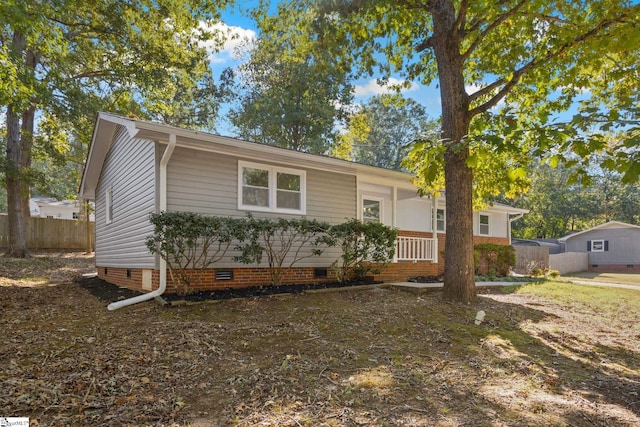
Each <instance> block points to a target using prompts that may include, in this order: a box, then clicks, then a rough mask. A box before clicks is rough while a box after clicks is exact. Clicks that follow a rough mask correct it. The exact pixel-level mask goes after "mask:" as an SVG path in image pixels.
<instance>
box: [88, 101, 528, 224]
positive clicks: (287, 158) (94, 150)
mask: <svg viewBox="0 0 640 427" xmlns="http://www.w3.org/2000/svg"><path fill="white" fill-rule="evenodd" d="M118 126H122V127H124V129H125V130H126V131H127V132H128V134H129V136H130V137H131V138H137V139H142V140H149V141H157V142H160V143H163V144H164V143H168V141H169V135H175V136H176V146H178V147H185V148H190V149H194V150H201V151H209V152H215V153H218V154H226V155H231V156H235V157H245V158H249V159H251V160H255V161H265V162H271V163H279V164H286V165H287V166H292V167H300V168H306V169H318V170H325V171H331V172H335V173H342V174H348V175H357V176H360V177H361V176H365V177H366V180H367V181H369V180H371V181H376V182H381V183H384V184H385V185H388V186H397V187H398V188H403V189H406V190H412V191H416V196H417V189H416V187H415V186H414V185H413V182H412V178H413V175H411V174H409V173H407V172H401V171H396V170H391V169H385V168H381V167H378V166H370V165H364V164H361V163H355V162H352V161H349V160H343V159H337V158H334V157H329V156H324V155H320V154H310V153H304V152H301V151H296V150H292V149H289V148H282V147H276V146H272V145H266V144H259V143H255V142H249V141H243V140H240V139H236V138H231V137H227V136H221V135H215V134H211V133H207V132H202V131H195V130H189V129H182V128H178V127H174V126H169V125H165V124H160V123H154V122H150V121H146V120H139V119H131V118H128V117H123V116H119V115H116V114H111V113H99V114H98V117H97V119H96V124H95V126H94V129H93V136H92V138H91V145H90V146H89V152H88V154H87V160H86V162H85V166H84V170H83V172H82V181H81V183H80V189H79V195H80V197H82V198H87V199H93V198H95V190H96V187H97V185H98V180H99V178H100V174H101V173H102V167H103V165H104V162H105V160H106V157H107V153H108V152H109V149H110V148H111V144H112V143H113V137H114V135H115V132H116V131H117V129H118ZM488 210H492V211H494V210H495V211H502V212H508V213H511V214H524V213H528V212H529V210H527V209H521V208H515V207H511V206H507V205H503V204H499V203H495V204H493V205H491V206H490V207H489V208H488Z"/></svg>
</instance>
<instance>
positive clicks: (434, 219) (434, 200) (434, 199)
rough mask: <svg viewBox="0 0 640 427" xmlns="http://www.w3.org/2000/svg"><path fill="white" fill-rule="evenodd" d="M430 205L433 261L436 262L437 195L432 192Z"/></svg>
mask: <svg viewBox="0 0 640 427" xmlns="http://www.w3.org/2000/svg"><path fill="white" fill-rule="evenodd" d="M431 205H432V208H433V209H432V210H433V214H432V215H431V222H432V224H431V229H432V230H433V249H432V250H433V254H432V257H431V258H433V261H432V262H433V263H435V264H437V263H438V196H437V194H434V195H433V196H431Z"/></svg>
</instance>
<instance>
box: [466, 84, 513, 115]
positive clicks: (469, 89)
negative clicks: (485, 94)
mask: <svg viewBox="0 0 640 427" xmlns="http://www.w3.org/2000/svg"><path fill="white" fill-rule="evenodd" d="M485 86H486V85H480V84H476V83H473V84H470V85H467V86H465V87H464V89H465V91H466V92H467V94H468V95H473V94H474V93H476V92H477V91H479V90H480V89H482V88H484V87H485ZM504 105H505V103H504V98H502V99H501V100H500V101H498V103H497V104H496V105H495V106H493V107H492V108H491V110H499V109H501V108H502V107H504Z"/></svg>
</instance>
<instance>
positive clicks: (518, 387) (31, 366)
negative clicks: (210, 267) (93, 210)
mask: <svg viewBox="0 0 640 427" xmlns="http://www.w3.org/2000/svg"><path fill="white" fill-rule="evenodd" d="M42 255H47V256H42ZM63 255H64V256H63ZM91 265H92V259H91V258H90V257H87V256H84V255H80V254H77V255H75V256H72V255H65V254H41V256H39V257H38V258H35V259H33V260H27V261H20V260H18V261H16V260H7V259H0V274H1V276H2V277H1V278H0V307H1V316H2V325H3V327H2V330H1V332H0V361H1V362H0V363H1V365H0V366H2V369H1V371H0V416H2V417H14V416H23V417H30V420H31V423H32V425H40V426H67V425H72V426H88V425H91V426H122V425H132V426H139V425H145V426H146V425H152V426H160V425H164V426H189V425H191V426H227V425H229V426H232V425H233V426H235V425H239V426H462V425H466V426H523V425H526V426H637V425H640V309H638V308H639V306H640V292H637V291H630V290H617V289H616V290H607V292H612V294H607V295H612V301H611V302H607V301H606V300H605V299H602V298H601V294H598V293H597V292H602V290H600V289H599V288H594V287H591V286H584V287H579V286H576V285H570V284H551V285H547V284H543V285H534V286H529V287H524V288H521V289H519V290H515V288H514V289H511V290H509V292H511V293H498V292H496V293H493V294H484V295H482V296H481V297H480V298H479V301H478V303H477V304H475V305H473V306H462V305H455V304H445V303H443V302H442V300H441V294H440V293H439V292H436V293H429V294H414V293H409V292H406V291H401V290H396V289H388V288H386V289H370V290H358V291H353V290H351V291H340V292H325V293H309V294H301V295H284V296H277V297H265V298H251V299H235V300H227V301H218V302H209V303H199V304H194V305H184V306H178V307H160V306H158V305H156V304H155V303H153V302H148V303H143V304H139V305H136V306H132V307H127V308H123V309H120V310H117V311H114V312H109V311H107V310H106V305H107V303H108V302H109V301H105V300H102V299H99V298H98V297H96V296H94V294H92V293H91V292H90V291H91V289H90V288H89V287H88V286H83V285H82V283H73V282H72V281H71V279H73V278H74V277H78V276H79V273H81V272H88V271H90V270H91ZM574 296H575V298H574ZM105 299H106V298H105ZM478 310H484V311H485V312H486V318H485V320H484V322H483V323H482V324H481V325H480V326H476V325H475V324H474V321H473V319H474V318H475V316H476V313H477V311H478Z"/></svg>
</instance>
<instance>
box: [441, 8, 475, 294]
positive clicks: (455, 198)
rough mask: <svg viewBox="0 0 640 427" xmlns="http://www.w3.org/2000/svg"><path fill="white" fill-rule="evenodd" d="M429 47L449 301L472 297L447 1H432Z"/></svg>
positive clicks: (455, 56) (464, 127) (468, 206)
mask: <svg viewBox="0 0 640 427" xmlns="http://www.w3.org/2000/svg"><path fill="white" fill-rule="evenodd" d="M431 13H432V17H433V26H434V32H433V39H432V43H433V48H434V53H435V56H436V60H437V63H438V75H439V83H440V94H441V97H442V139H443V143H444V144H445V146H446V152H445V170H444V172H445V189H446V224H447V226H446V233H447V237H446V241H445V250H444V258H445V268H444V289H443V296H444V298H445V299H446V300H449V301H458V302H472V301H474V300H475V299H476V287H475V275H474V261H473V203H472V201H473V173H472V171H471V168H469V167H468V166H467V158H468V157H469V146H468V144H467V142H466V139H465V137H466V135H467V133H468V131H469V123H470V120H471V117H470V114H469V97H468V95H467V93H466V90H465V87H464V77H463V74H462V66H463V59H462V57H461V56H460V53H459V49H460V46H459V43H460V42H459V35H458V33H457V29H456V14H455V9H454V5H453V2H452V1H451V0H435V1H434V2H433V3H432V9H431Z"/></svg>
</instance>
